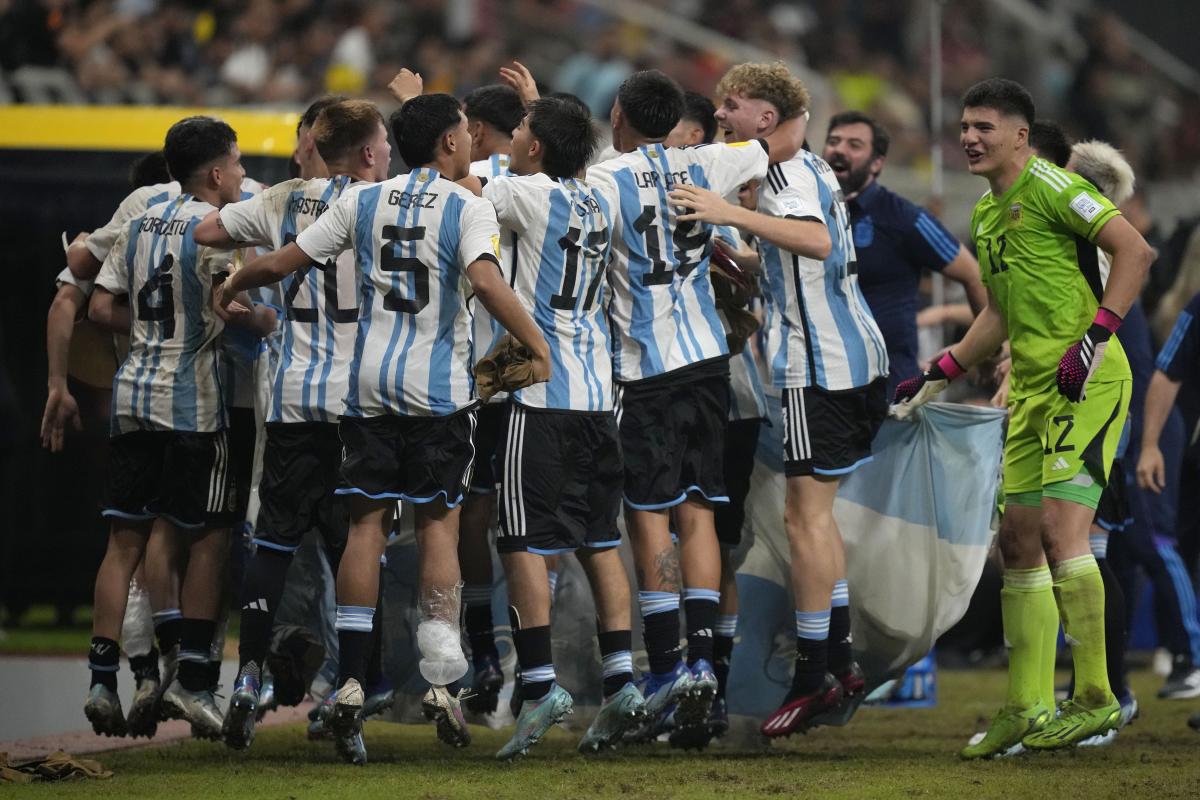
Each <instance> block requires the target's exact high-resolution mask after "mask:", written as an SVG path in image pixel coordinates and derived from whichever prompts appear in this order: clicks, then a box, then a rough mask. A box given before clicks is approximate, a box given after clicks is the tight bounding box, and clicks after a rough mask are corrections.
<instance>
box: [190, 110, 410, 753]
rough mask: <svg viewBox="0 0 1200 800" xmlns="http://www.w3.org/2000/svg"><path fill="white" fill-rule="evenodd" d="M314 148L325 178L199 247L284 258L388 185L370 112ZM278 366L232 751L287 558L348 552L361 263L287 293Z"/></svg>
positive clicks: (242, 211) (383, 134) (230, 726)
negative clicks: (349, 411)
mask: <svg viewBox="0 0 1200 800" xmlns="http://www.w3.org/2000/svg"><path fill="white" fill-rule="evenodd" d="M312 137H313V140H314V142H315V143H316V147H317V151H318V153H319V155H320V157H321V160H322V162H323V164H324V165H325V166H326V168H327V169H328V170H329V171H330V176H329V177H327V178H312V179H309V180H305V179H303V178H296V179H294V180H290V181H284V182H283V183H280V184H278V185H276V186H272V187H271V188H270V189H268V190H266V191H265V192H263V193H262V194H260V195H258V196H257V197H254V198H252V199H250V200H246V201H243V202H240V203H233V204H230V205H227V206H225V207H224V208H222V209H221V210H220V211H219V212H217V211H215V212H213V213H211V214H210V215H209V216H208V217H207V218H206V219H205V220H204V221H203V222H202V223H201V224H200V225H199V226H198V227H197V229H196V241H197V242H199V243H200V244H203V245H208V246H210V247H220V248H234V247H246V246H259V247H267V248H270V249H271V250H279V249H282V248H283V247H285V246H286V245H287V244H288V243H290V242H293V241H295V240H296V237H297V236H298V235H299V234H300V233H301V232H303V231H304V230H305V229H307V228H308V227H309V226H310V225H311V224H312V223H313V222H315V221H316V220H317V219H318V218H319V217H320V215H321V214H322V213H324V212H325V210H326V209H328V208H329V207H330V206H331V205H333V204H334V203H336V202H337V200H338V198H339V197H341V195H342V194H343V193H344V192H345V190H346V189H347V187H349V186H350V185H352V183H353V182H354V181H367V182H369V183H375V182H378V181H382V180H384V179H385V178H387V172H388V166H389V164H390V163H391V147H390V145H389V144H388V134H387V127H386V126H385V124H384V121H383V117H382V115H380V113H379V110H378V109H377V108H375V106H374V105H372V104H371V103H368V102H366V101H362V100H341V101H338V102H335V103H332V104H328V105H326V106H325V107H324V108H323V110H322V111H321V112H320V113H319V115H318V116H317V118H316V120H315V121H314V123H313V126H312ZM283 296H284V304H285V311H284V317H285V324H284V328H283V342H282V357H281V360H280V364H279V368H278V370H277V372H276V374H275V376H274V380H273V389H272V392H271V398H272V399H271V405H270V408H269V409H268V413H267V424H266V437H267V438H266V448H265V451H264V454H263V476H262V481H261V484H260V487H259V493H260V496H261V498H262V508H261V510H260V512H259V516H258V520H257V524H256V525H255V536H254V544H255V549H254V552H253V554H252V555H251V556H250V559H249V561H248V562H247V564H246V573H245V578H244V581H243V584H242V588H241V609H242V611H241V613H242V622H241V626H242V627H241V639H240V642H239V647H238V651H239V671H238V678H237V682H236V683H235V684H234V690H233V696H232V697H231V698H230V701H229V713H228V714H227V715H226V718H225V723H226V724H225V742H226V744H228V745H229V746H230V747H232V748H234V749H239V750H240V749H245V748H246V747H249V746H250V743H251V741H252V740H253V738H254V722H255V718H256V716H257V714H256V712H257V708H258V700H259V691H260V689H261V686H262V667H263V663H264V660H265V659H266V656H267V650H268V646H269V644H270V639H271V629H272V626H273V624H274V620H275V611H276V609H277V608H278V606H279V601H280V598H281V597H282V595H283V589H284V581H285V579H286V577H287V572H288V568H289V567H290V566H291V563H292V555H293V554H294V553H295V551H296V550H297V548H299V546H300V541H301V539H302V538H303V536H304V534H305V533H306V532H307V531H308V530H309V529H311V528H312V527H314V526H316V527H317V529H318V530H319V531H320V533H321V536H322V539H323V541H324V544H325V549H326V553H327V554H328V556H329V559H330V563H331V565H332V566H333V567H334V569H335V570H336V568H337V563H338V561H339V559H340V555H341V551H342V549H343V548H344V547H345V544H346V528H347V515H346V514H347V512H346V509H345V503H344V501H343V500H342V499H341V498H337V497H336V496H335V494H334V492H335V491H336V490H337V488H338V467H339V466H340V464H341V447H342V445H341V441H340V440H339V438H338V428H337V418H338V416H339V415H340V414H341V413H342V412H343V411H344V410H345V396H346V385H347V384H346V381H347V375H348V370H349V362H350V360H351V358H352V355H353V347H354V332H355V329H356V327H357V322H358V318H359V308H358V291H357V284H356V281H355V272H354V256H353V254H352V253H349V252H345V253H342V254H341V255H340V256H338V257H337V259H335V260H329V261H325V262H323V263H316V262H314V263H311V264H309V265H308V267H307V269H301V270H300V271H298V272H296V273H293V274H292V275H290V276H289V277H288V278H287V279H286V280H285V282H284V292H283Z"/></svg>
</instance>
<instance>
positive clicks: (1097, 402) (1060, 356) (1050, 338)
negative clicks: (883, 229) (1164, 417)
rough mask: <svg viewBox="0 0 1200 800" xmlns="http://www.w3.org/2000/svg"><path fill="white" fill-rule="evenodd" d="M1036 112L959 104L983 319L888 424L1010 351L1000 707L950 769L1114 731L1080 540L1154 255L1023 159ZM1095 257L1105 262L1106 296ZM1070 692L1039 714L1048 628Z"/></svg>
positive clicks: (978, 102)
mask: <svg viewBox="0 0 1200 800" xmlns="http://www.w3.org/2000/svg"><path fill="white" fill-rule="evenodd" d="M1034 116H1035V115H1034V103H1033V98H1032V97H1030V95H1029V92H1028V91H1026V90H1025V88H1024V87H1022V86H1021V85H1020V84H1018V83H1015V82H1013V81H1010V80H1006V79H1003V78H992V79H989V80H986V81H983V82H981V83H978V84H976V85H975V86H973V87H971V88H970V89H969V90H968V91H967V93H966V95H965V96H964V98H963V114H962V134H961V142H962V146H963V150H964V151H965V153H966V156H967V164H968V168H969V169H970V170H971V172H972V173H973V174H975V175H980V176H982V177H985V178H987V179H988V183H989V187H990V191H988V192H987V193H985V194H984V196H983V198H982V199H981V200H980V201H979V203H977V204H976V207H975V210H974V213H973V214H972V219H971V232H972V235H973V237H974V239H975V244H976V252H977V253H979V254H980V256H981V259H980V267H981V269H982V270H983V280H984V283H985V285H986V286H987V289H988V307H987V308H986V309H984V311H983V312H982V313H980V315H979V316H978V317H977V318H976V319H975V322H974V323H973V324H972V326H971V328H970V329H969V330H968V331H967V334H966V336H964V337H963V340H962V341H961V342H959V343H958V344H957V345H955V346H953V347H951V348H950V350H949V351H948V352H947V353H946V354H945V355H943V356H942V357H941V358H940V359H939V360H938V361H937V363H935V364H934V365H933V366H932V367H931V368H930V369H929V370H928V371H927V372H925V373H923V374H921V375H919V376H916V377H913V378H910V379H908V380H905V381H904V382H902V383H901V384H900V386H899V387H898V388H897V390H896V402H897V406H896V409H897V415H898V416H906V415H908V414H910V413H911V412H912V410H913V409H914V408H916V407H917V406H920V405H921V404H923V403H925V402H927V401H928V400H929V399H930V398H931V397H932V396H934V395H935V394H937V392H939V391H941V390H942V389H943V388H944V387H945V386H946V384H947V383H948V382H949V381H950V380H953V379H954V378H955V377H958V376H959V375H961V374H962V373H963V371H964V370H965V369H967V368H969V367H971V366H972V365H974V364H976V363H978V362H979V361H981V360H982V359H984V358H986V357H988V356H990V355H991V354H992V353H994V352H995V351H996V349H997V348H998V347H999V346H1000V343H1001V342H1002V341H1003V340H1004V339H1005V337H1008V339H1009V341H1010V346H1011V350H1012V359H1013V366H1012V389H1011V392H1010V397H1009V407H1010V418H1009V427H1008V434H1007V437H1006V440H1005V459H1004V493H1005V514H1004V520H1003V522H1002V524H1001V528H1000V536H999V540H1000V548H1001V552H1002V554H1003V556H1004V564H1005V577H1004V589H1003V591H1002V593H1001V608H1002V613H1003V619H1004V633H1005V638H1006V639H1007V641H1008V643H1009V647H1010V657H1009V684H1008V696H1007V698H1006V701H1005V703H1004V706H1003V707H1002V708H1001V709H1000V711H999V712H998V713H997V714H996V716H995V718H994V719H993V720H992V723H991V725H990V727H989V728H988V731H987V734H986V735H985V736H984V738H983V739H982V740H981V741H979V742H977V743H976V744H973V745H969V746H968V747H967V748H965V749H964V750H963V751H962V756H963V757H964V758H984V757H991V756H995V755H1000V754H1003V753H1006V752H1008V751H1009V750H1010V749H1012V748H1013V747H1015V746H1016V745H1018V744H1023V745H1024V746H1025V747H1026V748H1029V749H1036V750H1042V749H1056V748H1061V747H1068V746H1071V745H1074V744H1075V743H1077V742H1079V741H1081V740H1083V739H1087V738H1089V737H1091V736H1094V735H1096V734H1101V733H1104V732H1106V731H1107V730H1109V729H1110V728H1112V727H1114V726H1115V725H1117V723H1118V722H1119V719H1120V714H1121V709H1120V705H1119V704H1118V703H1117V700H1116V698H1115V697H1114V696H1113V694H1112V690H1111V689H1110V687H1109V683H1108V676H1107V673H1106V664H1105V646H1104V586H1103V583H1102V582H1101V578H1100V573H1099V570H1098V569H1097V566H1096V559H1095V557H1094V556H1093V555H1092V554H1091V552H1090V550H1089V546H1088V530H1089V528H1090V526H1091V522H1092V517H1093V516H1094V514H1095V510H1096V506H1097V504H1098V502H1099V499H1100V494H1101V492H1102V491H1103V488H1104V485H1105V482H1106V481H1107V479H1108V473H1109V467H1110V465H1111V463H1112V459H1113V454H1114V452H1115V450H1116V447H1117V443H1118V440H1119V438H1120V434H1121V425H1120V420H1122V419H1123V418H1124V416H1125V413H1126V411H1127V409H1128V406H1129V395H1130V382H1131V381H1130V371H1129V363H1128V361H1127V360H1126V358H1125V353H1124V351H1123V350H1122V349H1121V344H1120V342H1119V341H1118V340H1115V339H1113V336H1112V334H1113V333H1114V332H1116V330H1117V328H1118V327H1119V326H1120V324H1121V318H1122V316H1123V315H1124V314H1125V313H1126V312H1127V311H1128V310H1129V307H1130V306H1131V305H1132V304H1133V301H1134V300H1135V299H1136V298H1137V295H1138V292H1139V291H1140V289H1141V284H1142V279H1143V277H1144V275H1145V272H1146V270H1147V269H1148V268H1149V265H1150V262H1151V260H1152V259H1153V251H1151V249H1150V248H1149V246H1147V245H1146V243H1145V241H1144V240H1143V239H1142V237H1141V235H1140V234H1138V233H1137V231H1136V230H1134V228H1133V227H1132V226H1131V225H1130V224H1129V223H1128V222H1127V221H1126V220H1125V219H1124V218H1123V217H1122V216H1121V214H1120V212H1119V211H1117V209H1116V208H1115V207H1114V206H1113V204H1112V203H1111V202H1110V201H1109V200H1108V199H1107V198H1105V197H1104V196H1103V195H1101V194H1100V193H1099V192H1098V191H1096V189H1095V188H1094V187H1093V186H1092V185H1091V184H1090V183H1088V182H1087V181H1085V180H1084V179H1082V178H1080V177H1079V176H1077V175H1072V174H1071V173H1068V172H1065V171H1063V170H1061V169H1059V168H1057V167H1055V166H1053V165H1052V164H1050V163H1049V162H1047V161H1045V160H1043V159H1040V158H1037V157H1034V156H1032V155H1031V153H1030V148H1029V128H1030V125H1031V124H1032V123H1033V120H1034ZM1093 245H1098V246H1099V247H1100V248H1101V249H1102V250H1104V251H1105V252H1106V253H1108V254H1109V256H1110V257H1111V263H1112V267H1111V270H1110V272H1109V275H1108V280H1107V282H1104V281H1102V279H1101V275H1100V270H1099V259H1098V257H1097V254H1096V253H1097V251H1096V247H1094V246H1093ZM1060 618H1061V620H1062V624H1063V628H1064V629H1065V632H1066V636H1067V641H1068V642H1070V643H1071V652H1072V656H1073V660H1074V665H1075V689H1074V693H1073V695H1072V697H1071V698H1070V699H1069V700H1067V701H1065V702H1064V703H1063V705H1062V706H1061V707H1060V708H1059V710H1058V714H1057V715H1056V714H1055V712H1054V709H1052V708H1050V707H1048V706H1047V704H1046V702H1045V700H1044V698H1045V696H1046V694H1047V692H1046V685H1047V682H1049V681H1052V680H1053V674H1049V675H1047V674H1046V673H1047V669H1046V664H1047V663H1048V659H1047V658H1046V657H1045V653H1046V652H1047V648H1053V647H1055V643H1056V640H1055V637H1056V636H1057V629H1058V624H1059V619H1060Z"/></svg>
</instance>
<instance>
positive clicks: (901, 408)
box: [891, 350, 966, 419]
mask: <svg viewBox="0 0 1200 800" xmlns="http://www.w3.org/2000/svg"><path fill="white" fill-rule="evenodd" d="M964 372H966V370H964V369H963V368H962V365H960V364H959V363H958V361H956V360H955V359H954V356H952V355H951V354H950V351H949V350H947V351H946V352H945V353H943V354H942V357H941V358H939V359H938V360H937V361H936V362H935V363H934V364H933V366H931V367H930V368H929V369H928V370H927V371H925V372H922V373H921V374H920V375H915V376H913V377H911V378H909V379H907V380H904V381H901V382H900V385H899V386H897V387H896V397H895V398H894V399H893V400H892V408H891V414H892V416H893V417H895V418H896V419H905V418H907V417H908V416H909V415H910V414H912V412H914V411H916V410H917V409H918V408H919V407H921V406H923V405H925V404H926V403H928V402H929V401H930V400H932V399H933V397H934V396H935V395H937V394H938V393H939V392H941V391H942V390H943V389H945V388H946V385H947V384H949V383H950V381H952V380H954V379H955V378H957V377H958V376H959V375H962V374H963V373H964Z"/></svg>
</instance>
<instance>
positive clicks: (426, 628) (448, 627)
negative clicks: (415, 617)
mask: <svg viewBox="0 0 1200 800" xmlns="http://www.w3.org/2000/svg"><path fill="white" fill-rule="evenodd" d="M462 587H463V584H462V583H461V582H460V583H458V584H457V585H455V586H454V587H453V588H452V589H448V590H447V589H424V590H422V592H421V599H420V601H419V608H418V611H419V613H420V622H419V624H418V625H417V648H418V649H419V650H420V651H421V663H420V668H421V676H422V677H423V678H425V680H427V681H429V682H430V683H431V684H433V685H434V686H445V685H447V684H449V683H453V682H454V681H456V680H458V679H459V678H461V677H462V676H464V675H466V674H467V657H466V655H464V654H463V650H462V633H461V631H460V629H459V623H458V620H459V610H460V600H461V595H462Z"/></svg>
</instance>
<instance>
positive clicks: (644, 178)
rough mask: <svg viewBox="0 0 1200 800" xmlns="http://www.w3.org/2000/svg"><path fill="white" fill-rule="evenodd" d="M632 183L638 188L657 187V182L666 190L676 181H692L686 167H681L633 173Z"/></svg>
mask: <svg viewBox="0 0 1200 800" xmlns="http://www.w3.org/2000/svg"><path fill="white" fill-rule="evenodd" d="M633 180H634V183H636V184H637V187H638V188H639V189H657V188H658V186H659V184H660V183H661V184H663V185H664V186H665V187H666V188H667V189H668V190H669V189H670V188H671V187H673V186H674V185H675V184H677V183H688V184H690V183H691V182H692V176H691V175H689V174H688V171H687V170H686V169H681V170H678V171H676V172H654V171H653V170H646V171H645V172H635V173H633Z"/></svg>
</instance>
